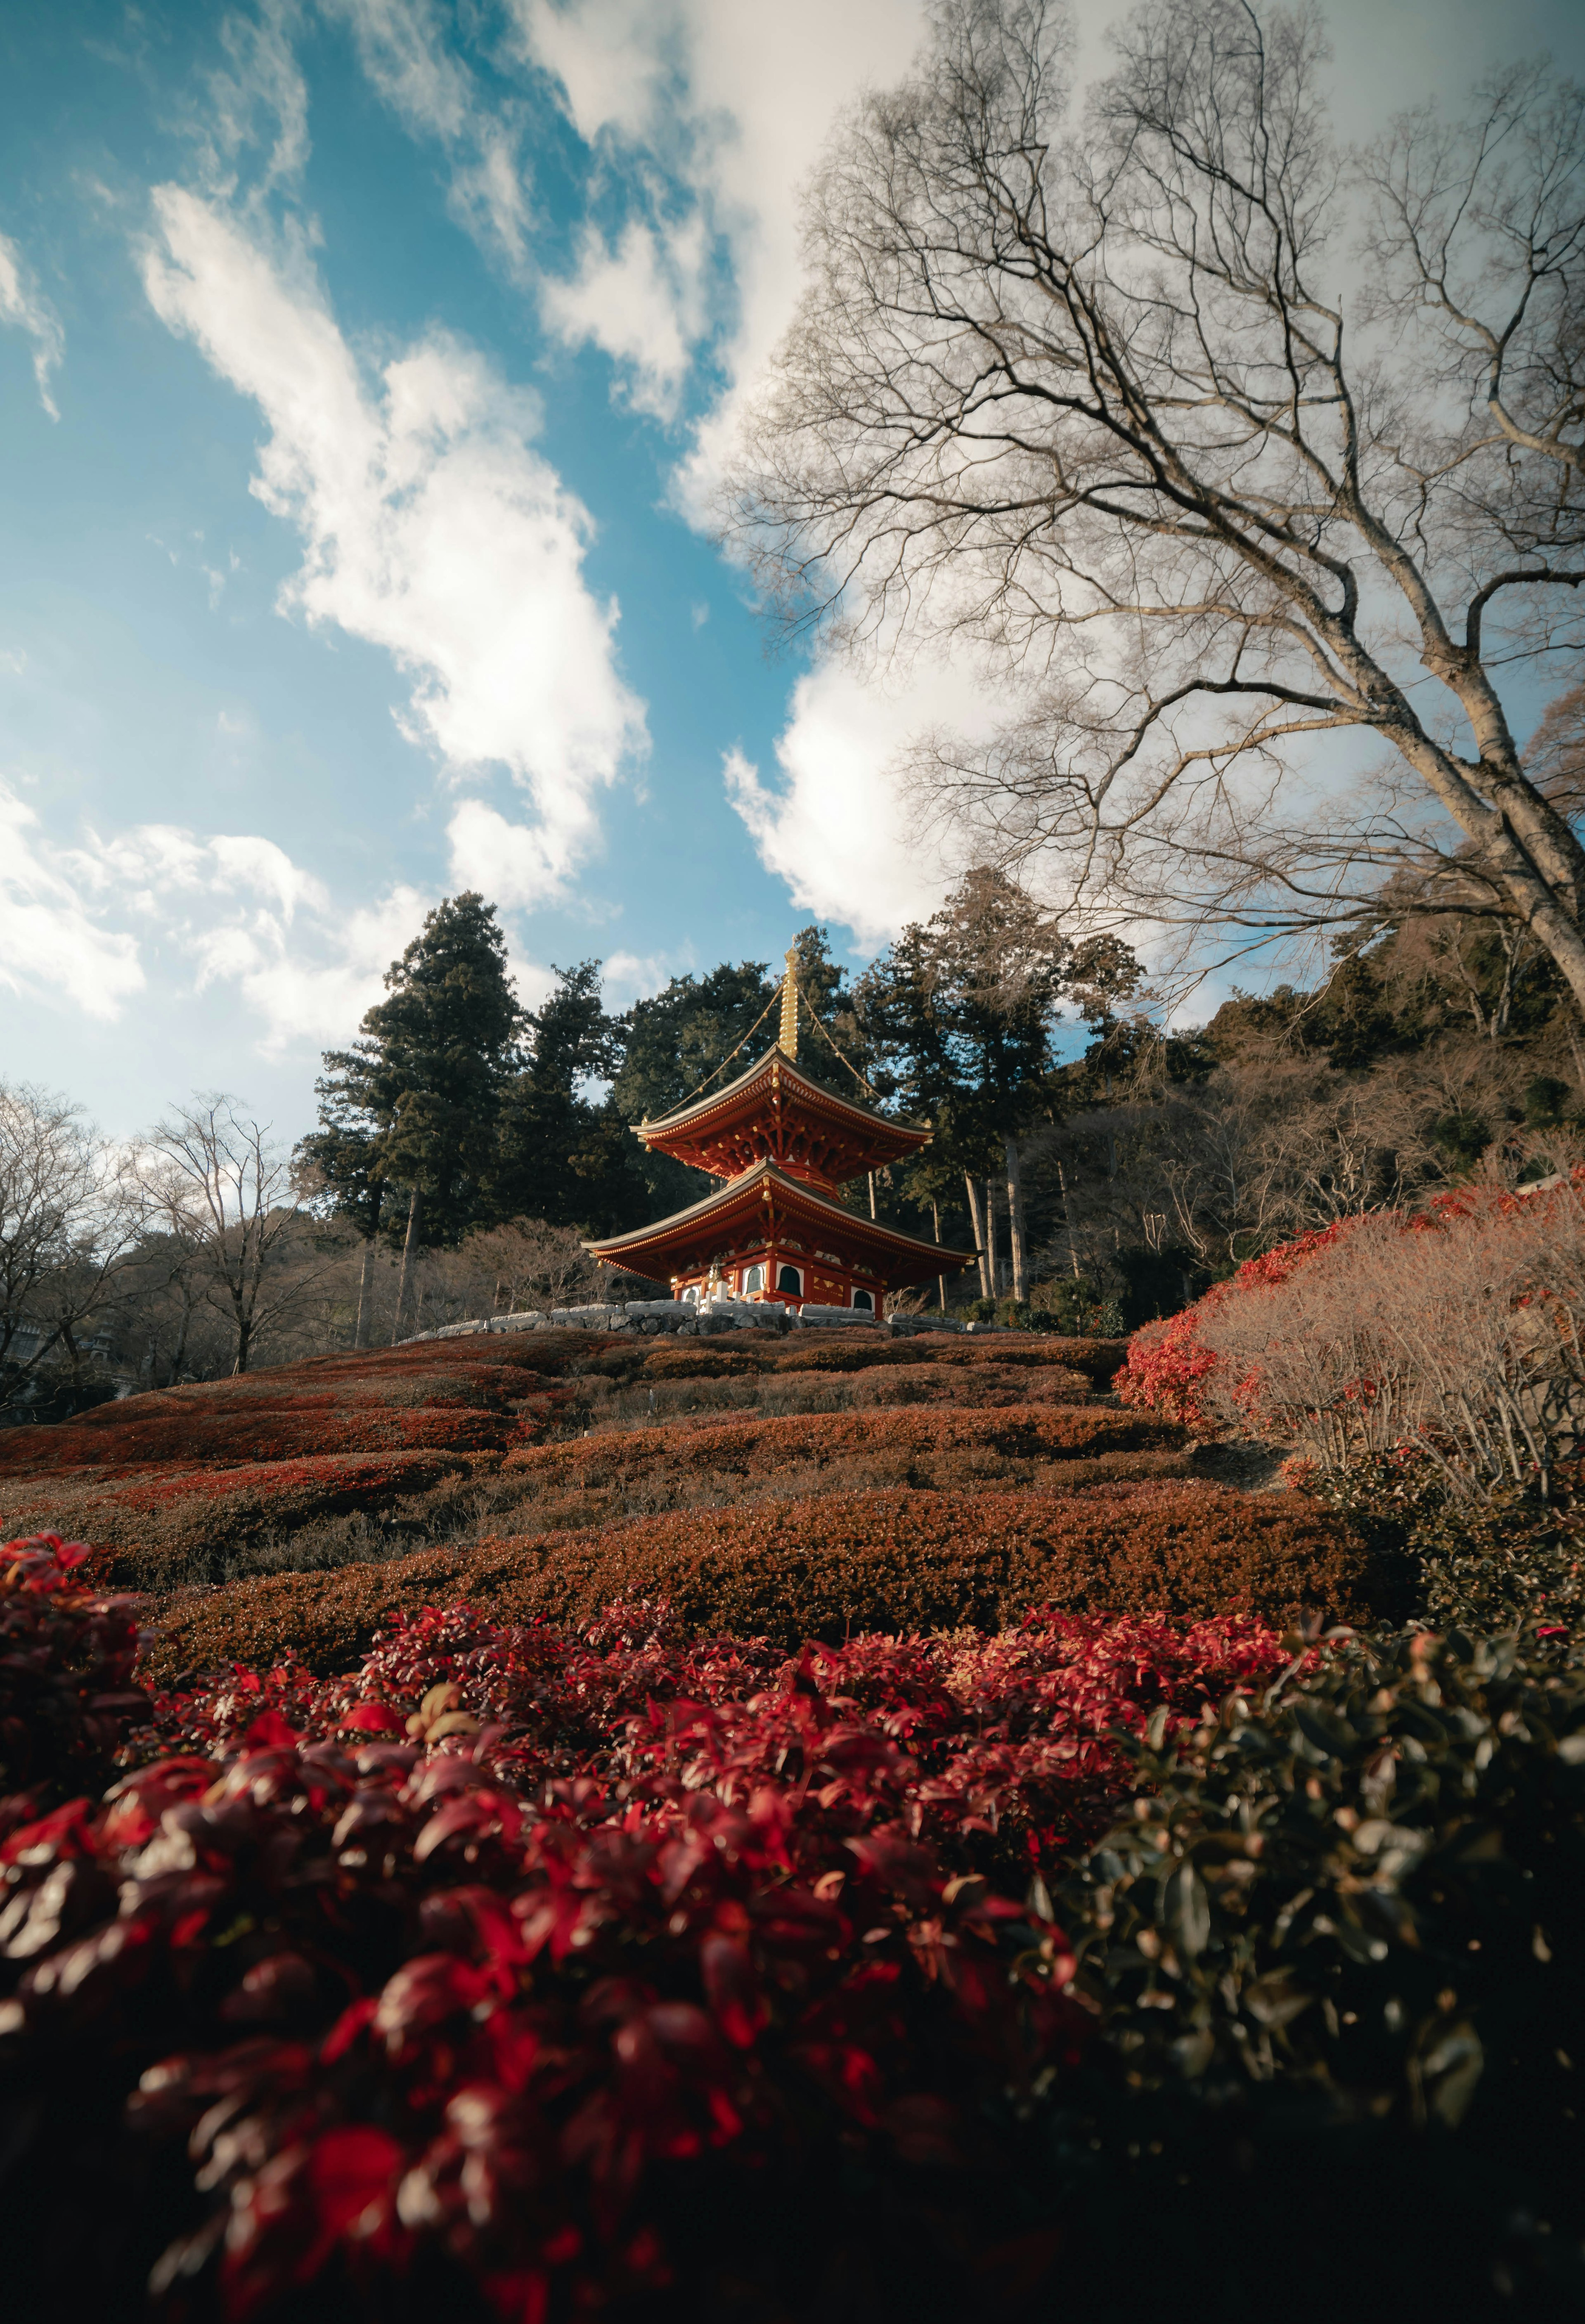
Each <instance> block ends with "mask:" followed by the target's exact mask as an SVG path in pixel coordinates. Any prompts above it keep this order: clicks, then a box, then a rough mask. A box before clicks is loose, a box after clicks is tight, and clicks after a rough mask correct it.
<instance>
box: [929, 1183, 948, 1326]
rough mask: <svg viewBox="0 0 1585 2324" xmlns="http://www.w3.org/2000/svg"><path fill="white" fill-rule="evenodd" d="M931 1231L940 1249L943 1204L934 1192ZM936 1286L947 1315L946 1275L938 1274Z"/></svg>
mask: <svg viewBox="0 0 1585 2324" xmlns="http://www.w3.org/2000/svg"><path fill="white" fill-rule="evenodd" d="M930 1231H931V1233H932V1235H933V1236H934V1237H935V1245H936V1248H937V1250H939V1249H940V1247H941V1204H940V1203H938V1202H937V1201H936V1199H935V1195H934V1194H932V1195H931V1197H930ZM935 1288H936V1290H937V1291H938V1292H939V1294H940V1295H941V1312H942V1314H944V1315H945V1313H946V1277H945V1275H938V1276H937V1277H936V1278H935Z"/></svg>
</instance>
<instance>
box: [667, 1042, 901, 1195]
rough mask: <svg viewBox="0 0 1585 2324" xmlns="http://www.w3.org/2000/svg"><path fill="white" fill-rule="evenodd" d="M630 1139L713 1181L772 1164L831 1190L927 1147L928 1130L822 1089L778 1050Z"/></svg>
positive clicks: (778, 1047)
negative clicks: (756, 1165) (762, 1163)
mask: <svg viewBox="0 0 1585 2324" xmlns="http://www.w3.org/2000/svg"><path fill="white" fill-rule="evenodd" d="M633 1135H634V1136H635V1137H636V1138H641V1139H643V1141H644V1143H645V1145H646V1146H650V1147H654V1148H657V1149H658V1150H659V1152H660V1153H662V1154H671V1155H674V1156H675V1157H677V1160H678V1161H679V1162H687V1163H690V1164H691V1165H692V1166H693V1167H694V1168H695V1169H696V1170H708V1171H709V1172H710V1174H711V1175H712V1176H714V1177H716V1178H727V1179H731V1178H735V1177H738V1176H742V1172H743V1171H745V1170H746V1169H748V1168H749V1167H751V1165H752V1164H753V1163H755V1162H758V1161H760V1160H762V1159H769V1160H771V1161H774V1162H778V1163H780V1164H781V1165H782V1167H784V1168H786V1169H788V1170H789V1171H790V1172H791V1173H793V1175H795V1176H800V1177H809V1178H814V1179H816V1180H817V1181H819V1182H820V1183H821V1184H823V1185H827V1186H834V1185H841V1184H842V1183H843V1181H844V1180H846V1179H850V1178H858V1177H862V1176H863V1174H864V1173H865V1172H866V1171H869V1170H880V1169H882V1168H884V1167H885V1166H886V1164H887V1163H889V1162H896V1161H898V1160H900V1158H901V1157H903V1156H904V1155H905V1154H912V1153H916V1152H917V1150H918V1148H920V1147H922V1146H927V1145H928V1144H929V1142H930V1132H929V1130H920V1129H916V1128H914V1127H913V1126H912V1125H911V1124H909V1123H908V1122H905V1121H893V1120H889V1117H888V1116H887V1115H885V1114H883V1113H877V1112H875V1111H874V1110H873V1109H872V1108H871V1107H870V1106H867V1105H858V1104H855V1103H854V1102H853V1101H852V1099H851V1098H845V1097H841V1096H839V1095H838V1094H837V1093H836V1092H835V1091H834V1090H828V1089H825V1088H823V1087H822V1085H821V1084H820V1083H818V1082H817V1081H816V1080H814V1079H813V1078H812V1076H811V1075H810V1074H806V1073H805V1072H804V1071H803V1070H802V1068H801V1067H800V1066H799V1065H797V1063H796V1061H795V1060H794V1059H793V1058H791V1057H789V1056H788V1055H787V1053H786V1051H785V1050H784V1049H783V1048H782V1047H780V1046H779V1044H776V1045H773V1046H772V1047H770V1048H769V1049H767V1051H766V1052H765V1055H764V1056H762V1057H760V1059H759V1060H758V1061H757V1063H755V1064H754V1065H751V1066H750V1067H749V1069H748V1071H747V1072H746V1073H743V1074H739V1075H738V1078H737V1079H736V1081H734V1082H728V1084H726V1087H725V1088H724V1089H720V1090H717V1091H715V1092H714V1094H713V1095H712V1096H709V1097H702V1098H697V1099H696V1100H695V1101H694V1102H692V1103H691V1104H689V1105H685V1106H679V1107H678V1108H677V1111H676V1112H675V1113H668V1114H662V1115H661V1116H660V1118H659V1120H656V1121H640V1122H639V1123H637V1124H636V1125H635V1127H634V1131H633Z"/></svg>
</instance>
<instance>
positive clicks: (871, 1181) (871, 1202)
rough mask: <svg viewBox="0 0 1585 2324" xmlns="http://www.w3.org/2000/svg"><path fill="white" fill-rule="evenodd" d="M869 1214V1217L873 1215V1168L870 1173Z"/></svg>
mask: <svg viewBox="0 0 1585 2324" xmlns="http://www.w3.org/2000/svg"><path fill="white" fill-rule="evenodd" d="M870 1216H871V1218H873V1217H874V1216H875V1173H874V1171H873V1170H871V1173H870Z"/></svg>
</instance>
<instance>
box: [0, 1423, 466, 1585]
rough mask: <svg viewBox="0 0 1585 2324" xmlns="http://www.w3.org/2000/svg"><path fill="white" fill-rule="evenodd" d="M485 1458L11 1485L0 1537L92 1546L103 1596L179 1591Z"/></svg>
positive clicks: (297, 1465)
mask: <svg viewBox="0 0 1585 2324" xmlns="http://www.w3.org/2000/svg"><path fill="white" fill-rule="evenodd" d="M480 1457H483V1458H484V1459H485V1460H486V1461H490V1460H491V1456H489V1455H484V1456H479V1455H475V1454H469V1453H465V1452H390V1453H385V1454H383V1455H373V1454H369V1455H362V1454H356V1453H327V1454H324V1455H321V1456H318V1457H317V1458H313V1459H308V1460H299V1461H275V1462H251V1463H245V1464H238V1465H236V1466H234V1467H231V1468H225V1469H220V1468H212V1469H198V1470H188V1471H175V1472H174V1473H173V1472H172V1471H170V1470H167V1469H150V1470H144V1471H140V1472H137V1473H134V1475H132V1476H130V1477H121V1478H100V1477H87V1478H85V1477H84V1476H82V1475H81V1474H77V1475H71V1476H66V1477H35V1478H29V1479H23V1480H6V1481H5V1484H4V1485H3V1486H0V1531H4V1532H5V1533H6V1534H21V1533H24V1532H32V1533H41V1532H48V1533H58V1534H62V1535H70V1536H74V1537H75V1538H77V1539H78V1540H82V1541H87V1542H88V1543H90V1544H92V1545H93V1547H94V1549H95V1552H96V1555H95V1558H94V1563H93V1568H92V1572H93V1577H94V1580H95V1582H96V1583H97V1585H98V1586H99V1587H101V1588H108V1589H118V1590H122V1589H132V1590H147V1589H161V1588H163V1589H169V1588H170V1585H171V1583H172V1582H177V1581H186V1580H188V1579H190V1578H195V1577H196V1576H197V1575H198V1574H207V1573H213V1572H216V1571H217V1570H223V1569H224V1567H225V1565H226V1562H227V1559H228V1557H229V1556H230V1555H232V1554H235V1549H236V1547H237V1545H239V1544H244V1543H246V1542H248V1541H251V1540H254V1539H258V1538H260V1537H263V1536H267V1535H272V1534H279V1533H281V1532H282V1531H287V1530H290V1529H291V1528H292V1527H295V1526H301V1525H304V1524H306V1523H309V1522H310V1521H311V1520H313V1519H315V1518H318V1517H328V1516H332V1515H336V1514H339V1513H343V1512H346V1511H349V1510H364V1511H368V1510H378V1509H381V1508H388V1507H390V1506H391V1504H392V1503H393V1502H395V1501H398V1500H400V1499H402V1498H404V1497H410V1496H411V1495H413V1494H415V1493H419V1492H421V1491H423V1490H424V1489H427V1488H429V1487H432V1486H434V1485H435V1484H436V1483H437V1482H438V1480H440V1479H442V1478H445V1477H448V1476H456V1475H458V1474H465V1473H468V1472H469V1471H472V1470H473V1468H474V1466H475V1462H476V1461H477V1460H478V1459H479V1458H480ZM491 1465H493V1462H491Z"/></svg>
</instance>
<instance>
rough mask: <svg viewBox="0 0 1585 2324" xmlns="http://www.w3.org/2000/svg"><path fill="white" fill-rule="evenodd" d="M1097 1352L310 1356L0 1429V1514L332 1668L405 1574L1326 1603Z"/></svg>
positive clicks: (812, 1349) (1012, 1608) (777, 1614)
mask: <svg viewBox="0 0 1585 2324" xmlns="http://www.w3.org/2000/svg"><path fill="white" fill-rule="evenodd" d="M1120 1353H1121V1351H1120V1348H1119V1347H1118V1346H1117V1344H1116V1343H1115V1342H1114V1343H1102V1342H1077V1341H1059V1340H1045V1339H1041V1340H1028V1341H1023V1340H1010V1339H1009V1340H1002V1339H985V1340H963V1339H959V1338H954V1337H949V1336H947V1335H945V1334H943V1335H940V1336H936V1335H934V1334H932V1335H928V1336H925V1335H922V1336H920V1337H919V1338H917V1339H912V1340H903V1341H895V1342H894V1341H889V1340H882V1339H880V1337H879V1336H877V1337H875V1338H873V1339H872V1338H871V1337H870V1336H869V1335H868V1334H865V1335H863V1336H862V1337H861V1336H860V1335H859V1334H857V1333H839V1332H834V1333H802V1334H799V1335H798V1337H797V1339H796V1340H793V1341H790V1342H788V1341H782V1342H773V1343H769V1344H767V1343H763V1342H760V1343H754V1342H751V1343H749V1344H746V1345H745V1344H742V1343H740V1342H738V1341H736V1340H735V1338H731V1337H729V1338H723V1339H720V1340H703V1341H689V1342H670V1341H667V1342H660V1343H659V1344H658V1343H657V1342H655V1341H653V1340H637V1341H635V1340H634V1339H632V1338H630V1337H625V1336H624V1337H620V1338H619V1337H616V1336H614V1335H613V1336H612V1337H610V1338H603V1337H598V1336H594V1335H591V1334H587V1333H535V1334H534V1335H533V1337H532V1339H531V1340H530V1341H523V1340H521V1339H516V1338H513V1339H512V1340H507V1339H506V1338H505V1337H504V1335H503V1336H502V1338H501V1339H499V1340H495V1339H487V1338H475V1339H471V1340H466V1341H460V1342H425V1343H421V1344H418V1345H413V1346H409V1347H405V1348H397V1349H392V1350H385V1351H373V1352H369V1353H365V1354H361V1355H341V1356H334V1357H327V1358H321V1359H318V1360H315V1361H313V1362H309V1363H304V1364H299V1365H291V1366H286V1367H282V1368H281V1369H279V1370H276V1371H271V1372H263V1373H259V1374H256V1375H253V1377H251V1378H248V1379H242V1380H227V1381H223V1382H216V1383H212V1384H207V1385H203V1386H194V1387H188V1388H177V1389H174V1390H170V1391H164V1392H160V1393H155V1394H152V1395H148V1396H143V1397H132V1398H129V1399H127V1400H126V1401H125V1402H124V1403H122V1404H119V1405H112V1406H103V1407H100V1408H99V1409H98V1410H97V1411H95V1412H92V1413H89V1414H88V1415H85V1416H83V1417H82V1418H80V1419H78V1420H76V1421H73V1422H70V1423H68V1424H65V1425H61V1426H60V1427H56V1428H35V1429H18V1430H14V1431H12V1432H11V1433H10V1434H8V1435H4V1436H0V1532H4V1533H5V1534H14V1535H21V1534H24V1533H29V1532H33V1531H51V1532H56V1533H60V1534H63V1535H75V1536H77V1537H78V1538H81V1539H83V1540H86V1541H88V1542H89V1543H90V1544H91V1545H93V1546H94V1548H95V1551H96V1557H95V1571H96V1574H97V1578H98V1579H99V1580H100V1582H102V1583H103V1584H105V1585H109V1586H113V1587H115V1588H121V1589H125V1588H132V1589H137V1590H143V1591H148V1592H149V1593H150V1594H151V1600H152V1603H151V1608H150V1612H151V1615H152V1618H153V1619H154V1621H155V1623H156V1625H157V1627H158V1628H160V1629H161V1632H162V1634H163V1637H164V1644H163V1645H162V1646H161V1649H160V1659H161V1665H169V1666H170V1668H172V1669H175V1668H179V1667H181V1666H183V1665H193V1664H195V1663H196V1664H199V1665H208V1664H210V1663H213V1662H214V1661H216V1660H223V1659H229V1658H232V1657H234V1656H235V1657H241V1658H243V1659H246V1660H261V1659H263V1660H268V1659H269V1658H270V1657H271V1655H272V1654H274V1653H275V1652H276V1651H278V1650H279V1649H280V1648H282V1647H284V1646H293V1647H295V1648H296V1650H297V1651H299V1653H301V1654H302V1655H305V1656H306V1657H307V1658H308V1659H309V1660H310V1661H312V1662H313V1663H314V1664H315V1665H316V1666H318V1668H320V1669H324V1670H329V1669H333V1668H337V1667H344V1666H345V1661H346V1657H348V1656H350V1655H355V1654H356V1653H357V1652H359V1651H361V1650H362V1648H363V1646H364V1645H365V1644H366V1643H367V1640H368V1639H369V1637H371V1636H372V1635H373V1630H374V1629H375V1628H377V1627H378V1623H379V1620H380V1618H381V1617H382V1614H384V1613H385V1612H387V1611H388V1610H390V1609H393V1608H397V1607H414V1606H418V1605H420V1604H423V1603H425V1602H434V1601H435V1600H453V1599H455V1600H471V1601H474V1602H478V1603H481V1604H484V1603H488V1604H489V1605H491V1606H492V1607H493V1608H495V1609H498V1611H499V1612H500V1614H501V1615H502V1616H503V1617H505V1618H511V1619H513V1620H517V1619H521V1618H525V1617H528V1616H530V1615H533V1614H542V1615H548V1616H551V1617H552V1618H556V1619H573V1620H584V1619H587V1618H590V1617H591V1616H592V1615H593V1614H594V1612H596V1611H597V1610H598V1609H599V1607H600V1606H601V1605H602V1604H604V1603H605V1602H607V1601H609V1600H613V1599H618V1598H631V1597H640V1598H654V1597H657V1596H666V1597H668V1598H670V1599H671V1600H673V1602H674V1604H675V1606H676V1607H677V1610H678V1612H679V1614H681V1615H682V1616H683V1617H684V1618H686V1620H687V1622H688V1624H689V1625H690V1626H691V1627H693V1628H696V1629H708V1628H712V1627H719V1626H721V1625H723V1624H726V1625H729V1626H731V1627H734V1628H738V1629H740V1630H748V1631H757V1632H760V1633H763V1634H765V1635H768V1636H775V1637H787V1638H788V1639H789V1640H791V1639H793V1638H794V1637H795V1636H801V1635H804V1634H805V1633H807V1634H811V1635H816V1634H817V1635H821V1636H826V1637H833V1636H834V1637H841V1636H842V1635H843V1632H844V1630H845V1629H846V1628H848V1627H849V1626H850V1625H851V1626H852V1627H854V1628H889V1629H890V1628H898V1627H899V1626H901V1627H928V1626H930V1625H932V1624H935V1625H951V1624H953V1623H954V1622H963V1621H973V1622H993V1623H994V1622H999V1621H1001V1620H1003V1619H1006V1618H1009V1617H1010V1616H1011V1615H1013V1614H1015V1613H1016V1612H1017V1611H1018V1610H1019V1609H1020V1607H1021V1606H1022V1605H1024V1604H1027V1603H1028V1602H1030V1600H1032V1599H1035V1598H1039V1597H1042V1596H1054V1597H1055V1598H1056V1599H1058V1600H1060V1601H1061V1602H1064V1603H1071V1604H1072V1605H1074V1607H1079V1606H1083V1607H1085V1608H1093V1609H1101V1608H1106V1607H1111V1606H1114V1605H1115V1606H1116V1607H1118V1608H1119V1609H1125V1608H1127V1609H1136V1608H1144V1607H1153V1606H1160V1607H1163V1608H1170V1609H1172V1610H1174V1611H1179V1612H1184V1613H1199V1612H1210V1611H1214V1610H1221V1609H1223V1608H1225V1607H1227V1606H1230V1605H1239V1606H1245V1607H1249V1608H1250V1609H1253V1610H1258V1611H1260V1612H1263V1613H1269V1614H1272V1615H1277V1616H1283V1617H1287V1616H1289V1615H1291V1614H1292V1613H1293V1612H1294V1611H1295V1609H1297V1608H1298V1607H1300V1606H1301V1605H1304V1606H1314V1607H1319V1608H1321V1609H1322V1610H1325V1611H1327V1612H1329V1613H1332V1614H1338V1615H1357V1614H1359V1613H1360V1612H1362V1611H1364V1610H1367V1599H1368V1592H1367V1591H1366V1587H1365V1582H1364V1577H1363V1575H1362V1574H1361V1572H1359V1570H1358V1568H1357V1563H1356V1562H1354V1561H1352V1558H1351V1553H1350V1552H1348V1551H1347V1550H1346V1549H1345V1548H1344V1546H1343V1545H1341V1542H1340V1540H1339V1538H1338V1537H1337V1535H1336V1534H1335V1531H1334V1529H1333V1528H1332V1526H1331V1525H1330V1524H1329V1522H1328V1521H1327V1520H1326V1519H1325V1518H1324V1517H1322V1516H1321V1515H1320V1513H1319V1512H1317V1511H1316V1510H1314V1509H1313V1508H1311V1507H1310V1506H1309V1504H1307V1503H1304V1502H1301V1501H1296V1500H1295V1499H1292V1498H1291V1497H1288V1496H1280V1497H1276V1498H1275V1499H1271V1500H1270V1501H1269V1503H1263V1502H1256V1501H1251V1500H1249V1499H1244V1498H1243V1497H1240V1496H1239V1495H1236V1494H1230V1493H1226V1492H1223V1491H1221V1490H1220V1489H1217V1488H1215V1487H1213V1486H1211V1485H1209V1484H1207V1483H1205V1482H1203V1481H1201V1480H1196V1479H1194V1478H1193V1474H1192V1462H1191V1458H1190V1455H1189V1454H1188V1453H1187V1452H1186V1451H1185V1450H1184V1438H1183V1432H1182V1431H1181V1430H1179V1429H1178V1428H1177V1427H1175V1425H1171V1424H1166V1423H1163V1422H1162V1421H1160V1420H1159V1419H1156V1418H1153V1417H1151V1416H1145V1415H1140V1414H1136V1413H1127V1412H1122V1411H1120V1410H1119V1409H1118V1408H1117V1406H1116V1405H1115V1404H1114V1403H1113V1402H1112V1401H1111V1400H1110V1397H1103V1396H1102V1395H1101V1394H1100V1393H1098V1386H1099V1384H1100V1383H1103V1382H1105V1381H1107V1380H1109V1379H1110V1374H1111V1372H1112V1371H1113V1370H1114V1369H1115V1368H1116V1365H1117V1362H1118V1360H1119V1358H1120Z"/></svg>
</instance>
